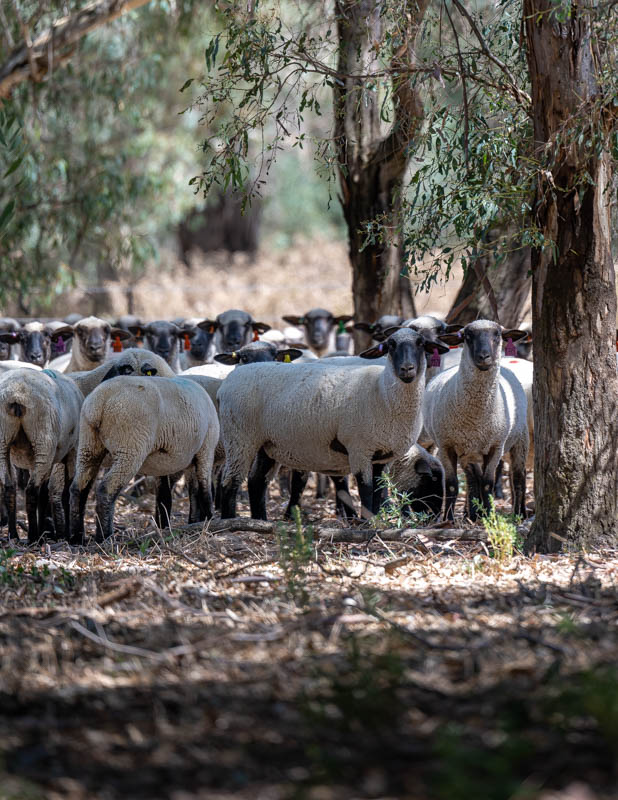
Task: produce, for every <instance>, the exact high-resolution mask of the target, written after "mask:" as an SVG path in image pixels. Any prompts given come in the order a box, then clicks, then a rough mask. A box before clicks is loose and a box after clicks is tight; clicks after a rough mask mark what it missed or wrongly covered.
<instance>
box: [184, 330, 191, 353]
mask: <svg viewBox="0 0 618 800" xmlns="http://www.w3.org/2000/svg"><path fill="white" fill-rule="evenodd" d="M184 348H185V350H190V349H191V342H190V341H189V334H188V333H185V344H184Z"/></svg>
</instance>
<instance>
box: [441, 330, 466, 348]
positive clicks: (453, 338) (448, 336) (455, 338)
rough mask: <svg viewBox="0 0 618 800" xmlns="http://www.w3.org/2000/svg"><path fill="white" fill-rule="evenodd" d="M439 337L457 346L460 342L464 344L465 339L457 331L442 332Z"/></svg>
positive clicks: (448, 343) (445, 342)
mask: <svg viewBox="0 0 618 800" xmlns="http://www.w3.org/2000/svg"><path fill="white" fill-rule="evenodd" d="M438 339H439V340H440V341H441V342H444V344H447V345H449V346H450V347H457V345H458V344H463V339H462V338H461V336H459V335H458V334H457V333H441V334H440V335H439V336H438Z"/></svg>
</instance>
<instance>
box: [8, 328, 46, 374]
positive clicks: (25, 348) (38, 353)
mask: <svg viewBox="0 0 618 800" xmlns="http://www.w3.org/2000/svg"><path fill="white" fill-rule="evenodd" d="M0 342H2V345H3V347H6V348H7V355H6V357H5V358H10V346H11V344H20V345H21V349H22V361H26V362H28V363H29V364H36V366H37V367H44V366H45V364H47V362H48V361H49V359H50V357H51V331H50V330H49V328H48V327H47V326H46V325H43V324H42V323H41V322H28V323H27V324H26V325H24V327H23V328H22V329H21V330H18V331H13V332H12V333H2V334H0Z"/></svg>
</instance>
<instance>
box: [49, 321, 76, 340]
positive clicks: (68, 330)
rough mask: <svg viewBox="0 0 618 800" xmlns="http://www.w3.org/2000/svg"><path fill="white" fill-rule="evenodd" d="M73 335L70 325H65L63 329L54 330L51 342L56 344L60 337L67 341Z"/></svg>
mask: <svg viewBox="0 0 618 800" xmlns="http://www.w3.org/2000/svg"><path fill="white" fill-rule="evenodd" d="M74 334H75V331H74V330H73V326H72V325H66V326H65V327H64V328H56V330H55V331H54V332H53V333H52V335H51V340H52V342H57V341H58V339H59V338H60V337H61V336H62V338H63V339H69V338H70V337H71V336H73V335H74Z"/></svg>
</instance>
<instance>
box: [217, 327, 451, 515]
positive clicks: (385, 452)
mask: <svg viewBox="0 0 618 800" xmlns="http://www.w3.org/2000/svg"><path fill="white" fill-rule="evenodd" d="M434 347H437V348H438V350H439V351H442V352H445V351H446V349H447V348H446V346H444V345H442V344H441V343H440V342H432V341H427V340H425V339H424V338H423V337H422V336H421V335H420V334H418V333H416V331H412V330H408V329H402V330H398V331H395V333H393V334H392V335H391V336H390V337H389V338H388V340H387V341H386V342H383V343H382V344H380V345H377V346H376V347H373V348H370V349H369V350H367V351H365V352H364V353H363V354H362V355H363V356H364V357H365V358H379V357H380V356H382V355H383V354H385V353H386V354H387V355H388V358H387V360H386V364H385V365H384V366H376V365H367V366H363V367H360V366H359V367H356V368H350V367H346V366H343V365H342V366H339V365H338V364H333V363H332V362H331V361H327V360H323V361H322V360H319V361H316V362H313V363H311V364H290V365H288V366H287V367H286V368H285V369H282V368H281V367H279V366H277V365H276V364H249V365H247V366H245V367H243V368H242V370H235V371H234V373H232V374H231V375H229V376H228V377H227V378H226V380H225V381H224V382H223V383H222V385H221V388H220V389H219V393H218V395H217V397H218V400H219V414H220V420H221V426H222V434H223V443H224V447H225V457H226V458H225V468H224V471H223V478H222V486H223V489H222V507H221V512H222V514H221V515H222V517H233V516H234V515H235V512H236V494H237V492H238V488H239V486H240V483H241V481H242V479H243V478H244V477H245V475H247V473H248V472H249V469H250V468H251V474H250V476H249V498H250V502H251V514H252V516H253V517H256V518H258V519H259V518H262V519H264V518H265V515H266V508H265V492H266V477H267V475H268V473H269V472H270V470H271V469H272V468H273V466H274V465H275V464H276V463H280V464H283V465H285V466H288V467H290V468H291V469H294V470H298V471H300V472H305V471H312V472H322V473H324V474H327V475H348V474H349V473H350V472H352V473H354V475H355V476H356V478H357V482H358V486H359V493H360V495H361V501H362V503H363V505H364V506H365V508H366V509H368V510H369V511H370V512H372V511H374V505H375V503H374V500H377V497H375V496H374V492H373V478H374V476H375V475H376V474H377V473H378V472H381V471H382V469H383V465H384V464H385V463H387V462H389V461H392V460H393V458H397V457H398V456H403V455H404V454H405V453H406V452H407V451H408V450H409V448H410V447H411V446H412V444H414V442H416V439H417V437H418V433H419V430H420V424H421V403H422V396H423V390H424V385H425V357H424V356H425V352H426V351H428V352H432V351H433V348H434ZM256 457H257V458H256ZM254 460H255V464H254ZM252 465H253V467H252Z"/></svg>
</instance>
